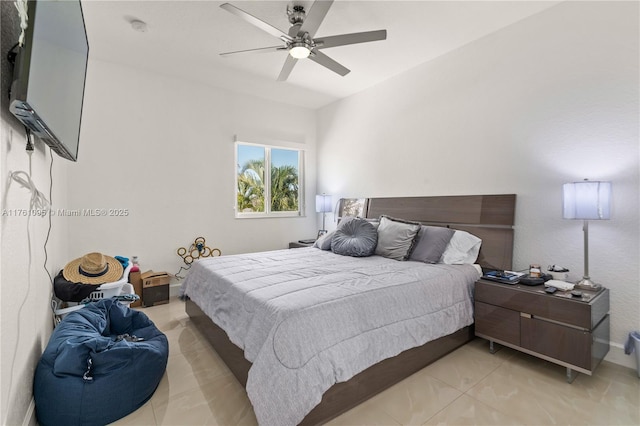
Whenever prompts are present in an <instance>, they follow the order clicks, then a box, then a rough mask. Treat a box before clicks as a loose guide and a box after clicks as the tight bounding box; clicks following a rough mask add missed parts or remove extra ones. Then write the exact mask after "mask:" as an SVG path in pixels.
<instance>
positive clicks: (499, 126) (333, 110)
mask: <svg viewBox="0 0 640 426" xmlns="http://www.w3.org/2000/svg"><path fill="white" fill-rule="evenodd" d="M638 16H639V15H638V3H637V2H633V3H632V2H615V3H614V2H567V3H564V4H560V5H558V6H556V7H554V8H551V9H549V10H547V11H545V12H542V13H540V14H538V15H535V16H533V17H530V18H528V19H526V20H524V21H521V22H519V23H517V24H515V25H513V26H511V27H508V28H506V29H503V30H501V31H499V32H496V33H494V34H492V35H489V36H487V37H485V38H483V39H480V40H478V41H476V42H473V43H470V44H468V45H466V46H464V47H462V48H460V49H458V50H456V51H454V52H452V53H450V54H447V55H445V56H442V57H440V58H438V59H436V60H434V61H431V62H428V63H425V64H423V65H422V66H419V67H417V68H415V69H413V70H410V71H408V72H405V73H403V74H400V75H398V76H396V77H395V78H393V79H391V80H388V81H387V82H384V83H383V84H380V85H378V86H376V87H374V88H372V89H369V90H367V91H364V92H361V93H360V94H358V95H355V96H352V97H350V98H347V99H345V100H342V101H339V102H336V103H334V104H332V105H330V106H328V107H325V108H324V109H322V110H320V111H319V113H318V117H319V121H318V129H319V132H318V164H319V168H318V177H319V178H318V190H319V191H324V192H327V193H331V194H339V195H340V196H349V197H374V196H420V195H443V194H452V195H454V194H482V193H488V194H491V193H515V194H517V197H518V199H517V208H516V229H515V254H514V263H515V264H514V267H515V268H516V269H524V268H527V267H528V265H529V264H530V263H539V264H542V265H545V266H546V265H548V264H559V265H564V266H566V267H568V268H569V269H570V270H571V279H574V280H577V279H579V278H580V277H581V276H582V272H583V243H582V241H583V240H582V222H579V221H568V220H563V219H562V212H561V199H562V194H561V186H562V184H563V183H565V182H571V181H576V180H581V179H583V178H589V179H591V180H610V181H612V182H613V190H614V200H613V212H612V215H613V218H612V220H609V221H600V222H598V221H592V222H591V224H590V246H589V248H590V272H591V277H592V278H593V279H594V280H596V281H597V282H600V283H602V284H603V285H605V286H607V287H609V288H610V290H611V341H612V345H613V346H612V350H611V351H610V353H609V355H608V358H607V359H608V360H611V361H614V362H617V363H620V364H625V365H628V366H633V367H635V365H634V362H635V361H634V360H632V359H631V358H632V357H628V356H625V355H624V354H623V353H622V344H623V343H624V342H625V341H626V338H627V335H628V333H629V331H631V330H634V329H635V330H638V329H640V309H639V302H640V285H639V278H640V270H639V267H638V263H639V262H638V261H639V256H640V255H639V248H638V246H639V241H640V233H639V223H640V219H639V215H638V210H639V202H638V198H639V188H640V185H639V149H638V145H639V143H638V141H639V139H638V128H639V120H638V113H639V111H638V104H639V97H638V88H639V80H638V75H639V74H638V73H639V67H638V54H639V53H638V52H639V46H638V39H639V29H638V27H639V25H638Z"/></svg>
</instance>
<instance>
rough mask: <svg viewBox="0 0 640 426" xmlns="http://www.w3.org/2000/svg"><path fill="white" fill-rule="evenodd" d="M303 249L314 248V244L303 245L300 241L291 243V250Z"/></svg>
mask: <svg viewBox="0 0 640 426" xmlns="http://www.w3.org/2000/svg"><path fill="white" fill-rule="evenodd" d="M303 247H313V243H301V242H300V241H291V242H290V243H289V248H290V249H292V248H303Z"/></svg>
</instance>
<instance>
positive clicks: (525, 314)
mask: <svg viewBox="0 0 640 426" xmlns="http://www.w3.org/2000/svg"><path fill="white" fill-rule="evenodd" d="M520 316H521V317H522V318H531V314H527V313H525V312H520Z"/></svg>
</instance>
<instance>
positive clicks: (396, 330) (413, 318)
mask: <svg viewBox="0 0 640 426" xmlns="http://www.w3.org/2000/svg"><path fill="white" fill-rule="evenodd" d="M479 277H480V274H479V273H478V271H477V269H476V268H474V267H473V266H472V265H426V264H423V263H419V262H411V261H407V262H399V261H396V260H390V259H386V258H383V257H380V256H371V257H366V258H353V257H347V256H339V255H336V254H334V253H332V252H330V251H322V250H319V249H316V248H299V249H293V250H277V251H271V252H262V253H251V254H243V255H232V256H221V257H214V258H207V259H202V260H199V261H198V262H196V263H194V265H193V267H192V268H191V270H190V273H189V275H188V276H187V278H186V279H185V281H184V284H183V289H184V292H185V294H186V295H187V296H189V297H190V298H191V300H193V301H194V302H195V303H196V304H197V305H198V306H199V307H200V308H201V309H202V310H203V311H204V312H205V313H206V314H207V315H208V316H209V317H210V318H211V319H212V320H213V321H214V322H215V323H216V324H217V325H218V326H220V327H221V328H222V329H224V330H225V331H226V332H227V334H228V336H229V338H230V339H231V341H232V342H233V343H235V344H236V345H237V346H239V347H240V348H242V349H243V350H244V353H245V357H246V358H247V359H248V360H249V361H251V362H252V363H253V366H252V367H251V369H250V370H249V377H248V381H247V393H248V395H249V398H250V400H251V403H252V404H253V407H254V410H255V413H256V417H257V419H258V422H259V423H260V424H261V425H295V424H297V423H299V422H300V421H301V420H302V419H303V418H304V416H305V415H306V414H307V413H309V411H311V409H312V408H313V407H315V406H316V405H317V404H318V403H319V402H320V400H321V398H322V394H323V393H324V392H325V391H326V390H327V389H329V388H330V387H331V386H332V385H334V384H335V383H338V382H343V381H346V380H349V379H350V378H351V377H353V376H354V375H356V374H358V373H359V372H361V371H363V370H364V369H366V368H368V367H370V366H372V365H374V364H376V363H378V362H380V361H382V360H383V359H386V358H389V357H392V356H395V355H397V354H399V353H400V352H402V351H404V350H407V349H410V348H412V347H416V346H420V345H423V344H424V343H426V342H428V341H431V340H434V339H437V338H439V337H442V336H445V335H448V334H451V333H453V332H455V331H456V330H459V329H460V328H462V327H465V326H467V325H470V324H472V323H473V303H472V289H473V283H474V282H475V281H476V280H477V279H478V278H479Z"/></svg>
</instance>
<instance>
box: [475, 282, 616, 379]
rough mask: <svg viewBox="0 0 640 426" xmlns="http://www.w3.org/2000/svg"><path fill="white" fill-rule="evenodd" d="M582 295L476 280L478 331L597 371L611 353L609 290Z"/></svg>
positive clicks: (574, 367) (570, 369) (571, 367)
mask: <svg viewBox="0 0 640 426" xmlns="http://www.w3.org/2000/svg"><path fill="white" fill-rule="evenodd" d="M581 291H582V294H583V295H582V296H581V297H574V296H572V295H571V292H563V291H560V290H558V291H557V292H556V293H554V294H547V293H545V291H544V286H543V285H539V286H525V285H521V284H515V285H509V284H501V283H497V282H492V281H487V280H482V279H481V280H479V281H477V282H476V284H475V333H476V336H479V337H482V338H484V339H487V340H489V350H490V351H491V352H492V353H493V352H495V350H494V342H495V343H499V344H501V345H504V346H507V347H510V348H512V349H516V350H518V351H521V352H525V353H527V354H530V355H534V356H537V357H539V358H542V359H545V360H547V361H550V362H553V363H556V364H559V365H562V366H564V367H566V368H567V381H568V382H569V383H571V382H573V380H574V379H575V376H576V373H575V372H580V373H584V374H588V375H591V374H592V373H593V371H594V370H595V368H596V367H597V366H598V364H600V361H602V359H603V358H604V357H605V355H606V354H607V352H609V290H608V289H606V288H601V289H600V290H598V291H588V290H581Z"/></svg>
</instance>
